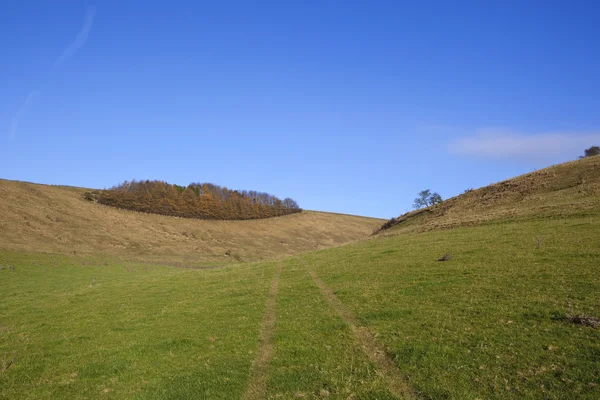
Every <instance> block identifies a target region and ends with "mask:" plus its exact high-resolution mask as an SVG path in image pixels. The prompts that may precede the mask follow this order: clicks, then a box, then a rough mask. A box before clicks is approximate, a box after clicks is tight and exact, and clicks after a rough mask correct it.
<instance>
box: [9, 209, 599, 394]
mask: <svg viewBox="0 0 600 400" xmlns="http://www.w3.org/2000/svg"><path fill="white" fill-rule="evenodd" d="M598 226H600V217H598V216H577V217H575V216H572V217H568V218H561V219H546V218H541V219H539V220H534V221H527V222H524V221H521V222H509V223H499V224H496V223H492V224H487V225H483V226H478V227H466V228H457V229H454V230H451V231H445V230H442V231H430V232H423V233H419V234H413V235H396V236H390V237H378V238H376V239H373V240H369V241H363V242H359V243H355V244H352V245H348V246H342V247H337V248H334V249H327V250H322V251H317V252H312V253H309V254H306V255H303V256H301V257H300V258H291V259H288V260H284V261H281V264H280V265H281V267H282V269H281V271H280V275H277V273H276V270H277V268H278V264H277V262H275V263H273V262H267V263H260V264H243V265H239V266H232V267H225V268H221V269H212V270H189V269H181V268H169V267H159V266H155V265H148V264H146V263H123V262H121V261H111V260H110V259H108V260H107V259H106V258H102V259H94V258H87V259H82V258H80V257H78V256H51V255H43V254H37V255H36V254H32V255H28V254H25V253H22V252H7V251H2V252H0V265H2V269H1V270H0V293H2V294H3V299H2V302H0V363H3V364H2V365H4V367H2V368H0V399H13V398H19V399H54V398H87V399H120V398H133V399H179V398H211V399H212V398H224V399H225V398H226V399H235V398H250V399H259V398H272V399H279V398H282V399H293V398H332V399H347V398H364V399H394V398H407V399H410V398H421V399H475V398H486V399H514V398H523V399H532V398H537V399H547V398H556V399H597V398H599V397H600V375H598V373H597V371H598V365H600V329H598V328H594V327H591V326H587V325H582V324H580V323H576V321H577V320H576V319H574V318H573V317H574V316H578V315H586V316H589V317H593V318H596V319H598V318H599V317H600V304H599V303H598V302H599V299H600V298H599V293H600V274H599V273H598V265H600V248H599V247H598V243H600V229H598ZM538 237H542V238H543V239H544V240H543V242H542V244H541V246H540V247H539V248H538V245H537V240H536V238H538ZM446 252H450V253H451V254H452V257H453V258H452V260H450V261H447V262H439V261H436V260H437V259H438V258H439V257H440V256H441V255H442V254H444V253H446ZM272 282H275V283H276V285H274V284H272ZM273 286H276V287H277V288H278V291H273V290H272V289H271V290H270V289H269V287H271V288H272V287H273ZM267 299H270V302H269V301H268V300H267ZM248 393H250V394H248Z"/></svg>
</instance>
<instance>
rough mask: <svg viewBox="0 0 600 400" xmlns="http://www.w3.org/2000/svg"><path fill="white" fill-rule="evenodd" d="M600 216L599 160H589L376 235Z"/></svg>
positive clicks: (521, 179)
mask: <svg viewBox="0 0 600 400" xmlns="http://www.w3.org/2000/svg"><path fill="white" fill-rule="evenodd" d="M598 210H600V157H586V158H583V159H580V160H576V161H570V162H566V163H564V164H559V165H555V166H552V167H548V168H544V169H541V170H538V171H534V172H531V173H528V174H525V175H521V176H518V177H516V178H512V179H508V180H505V181H502V182H499V183H496V184H493V185H489V186H486V187H483V188H480V189H476V190H469V191H467V192H466V193H464V194H462V195H460V196H456V197H453V198H451V199H448V200H446V201H444V202H442V203H440V204H437V205H435V206H431V207H428V208H424V209H420V210H415V211H412V212H409V213H406V214H404V215H401V216H399V217H397V218H392V219H391V220H389V221H388V222H386V223H385V224H384V225H383V226H382V227H381V228H380V229H378V231H377V233H379V232H383V233H386V234H388V233H389V234H392V233H393V234H398V233H409V232H420V231H429V230H434V229H448V228H455V227H460V226H473V225H479V224H484V223H489V222H494V221H502V222H508V221H515V220H526V219H532V218H535V219H538V218H560V217H565V216H571V215H574V214H579V215H587V214H597V213H598V212H599V211H598Z"/></svg>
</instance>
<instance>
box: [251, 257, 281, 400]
mask: <svg viewBox="0 0 600 400" xmlns="http://www.w3.org/2000/svg"><path fill="white" fill-rule="evenodd" d="M282 267H283V263H282V262H280V263H279V265H278V266H277V270H276V271H275V276H273V281H272V282H271V289H270V290H269V297H268V298H267V305H266V310H265V316H264V318H263V323H262V328H261V332H260V345H259V348H258V352H257V354H256V358H255V359H254V365H253V367H252V373H251V374H250V379H249V380H248V387H247V388H246V393H245V394H244V399H245V400H255V399H256V400H258V399H264V398H266V393H267V373H268V371H267V368H268V365H269V361H270V360H271V358H272V357H273V353H274V346H273V335H274V333H275V319H276V317H277V314H276V306H277V293H278V292H279V277H280V276H281V269H282Z"/></svg>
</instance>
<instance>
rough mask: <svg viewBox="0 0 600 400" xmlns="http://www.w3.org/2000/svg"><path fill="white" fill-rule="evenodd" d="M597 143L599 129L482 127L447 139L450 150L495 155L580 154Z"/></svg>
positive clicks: (546, 157) (548, 157)
mask: <svg viewBox="0 0 600 400" xmlns="http://www.w3.org/2000/svg"><path fill="white" fill-rule="evenodd" d="M598 144H600V132H549V133H541V134H523V133H516V132H512V131H506V130H490V129H486V130H481V131H479V132H477V134H475V135H473V136H470V137H462V138H458V139H455V140H453V141H451V142H450V144H449V150H450V152H451V153H454V154H459V155H466V156H474V157H481V158H496V159H524V160H540V159H543V160H552V159H558V158H560V157H567V156H568V157H573V156H574V155H577V154H583V150H584V149H586V148H588V147H590V146H592V145H598Z"/></svg>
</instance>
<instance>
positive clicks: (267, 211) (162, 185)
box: [84, 180, 302, 220]
mask: <svg viewBox="0 0 600 400" xmlns="http://www.w3.org/2000/svg"><path fill="white" fill-rule="evenodd" d="M84 197H85V198H86V199H88V200H95V201H97V202H98V203H100V204H104V205H107V206H112V207H117V208H122V209H126V210H133V211H140V212H146V213H152V214H161V215H169V216H175V217H184V218H198V219H219V220H247V219H260V218H270V217H278V216H282V215H288V214H293V213H297V212H300V211H302V209H301V208H300V207H299V206H298V203H297V202H296V201H295V200H293V199H290V198H286V199H284V200H280V199H279V198H277V197H275V196H273V195H271V194H269V193H264V192H257V191H254V190H241V191H239V190H231V189H227V188H226V187H222V186H219V185H215V184H212V183H191V184H189V185H188V186H180V185H174V184H170V183H167V182H163V181H150V180H146V181H136V180H133V181H131V182H128V181H125V182H123V183H121V184H119V185H116V186H113V187H112V188H110V189H106V190H102V191H99V192H96V194H95V195H94V196H93V197H91V195H90V194H89V193H86V195H84Z"/></svg>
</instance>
